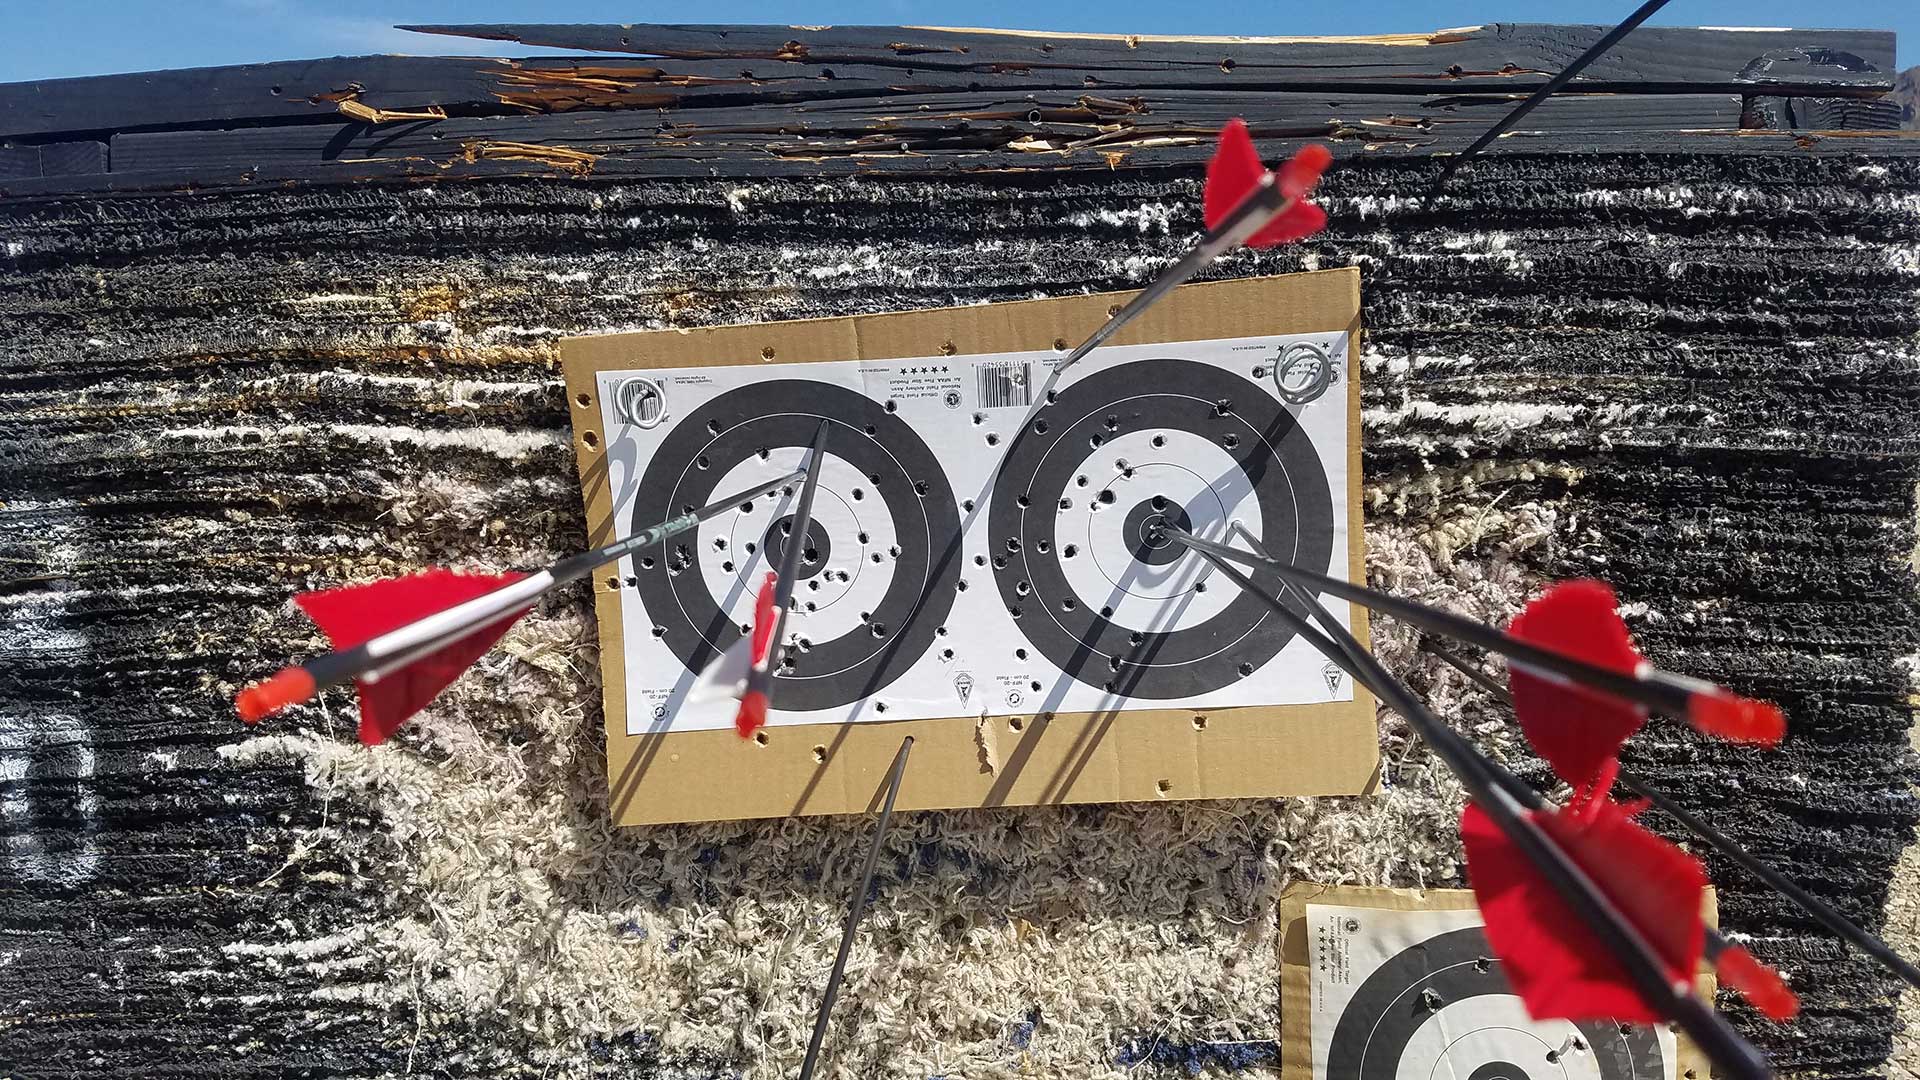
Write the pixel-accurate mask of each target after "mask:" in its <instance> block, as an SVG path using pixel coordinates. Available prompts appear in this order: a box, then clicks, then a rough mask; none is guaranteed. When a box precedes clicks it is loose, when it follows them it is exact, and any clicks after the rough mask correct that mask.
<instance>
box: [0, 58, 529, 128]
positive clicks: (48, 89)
mask: <svg viewBox="0 0 1920 1080" xmlns="http://www.w3.org/2000/svg"><path fill="white" fill-rule="evenodd" d="M503 65H504V61H497V60H486V59H479V58H443V57H406V56H356V57H332V58H329V59H323V60H288V61H284V62H279V63H271V64H240V65H234V66H230V67H210V68H187V69H183V70H178V71H148V72H140V73H138V74H131V75H101V76H93V77H88V78H78V79H43V80H41V81H38V82H20V83H0V135H7V136H20V135H41V134H50V133H56V132H67V131H124V130H126V129H128V128H142V127H160V126H167V125H177V124H186V123H207V122H214V121H233V120H277V119H290V118H291V119H301V118H321V119H324V118H326V117H329V116H334V115H338V112H339V109H338V106H337V105H336V104H335V102H334V101H333V100H330V99H328V97H327V95H337V94H344V93H347V92H349V91H351V90H353V88H354V87H356V86H358V87H363V88H364V89H363V90H362V92H361V93H360V94H359V99H360V100H361V101H363V102H364V103H365V104H367V105H371V106H373V107H375V108H383V109H410V108H419V107H422V106H426V105H434V104H442V103H444V102H448V101H480V100H486V99H492V89H493V88H494V87H495V86H497V85H498V78H497V74H495V72H494V71H493V70H492V69H497V68H499V67H501V66H503Z"/></svg>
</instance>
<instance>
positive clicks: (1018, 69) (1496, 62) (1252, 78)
mask: <svg viewBox="0 0 1920 1080" xmlns="http://www.w3.org/2000/svg"><path fill="white" fill-rule="evenodd" d="M553 29H555V32H554V33H553V34H552V35H537V34H536V35H534V36H535V37H536V38H544V37H547V36H551V37H553V38H555V39H561V38H565V37H568V36H569V35H567V34H565V33H561V32H560V31H561V30H571V29H574V28H553ZM586 29H587V30H590V31H592V30H596V28H586ZM767 29H768V28H763V27H742V28H724V29H722V30H716V29H713V28H707V29H701V28H679V27H654V28H648V27H639V28H633V30H632V31H631V32H632V33H641V32H643V31H645V32H647V33H657V34H658V35H659V36H660V37H661V40H657V41H656V40H653V39H652V38H650V37H646V36H642V37H639V38H629V40H630V41H640V42H644V43H646V44H649V45H654V46H658V47H659V48H662V49H672V50H678V51H679V52H682V53H685V54H687V55H684V56H668V57H665V58H659V59H653V60H638V59H628V58H625V57H617V56H616V57H555V58H546V57H542V58H534V59H523V60H503V59H492V58H479V57H465V58H463V57H401V56H364V57H334V58H329V59H318V60H299V61H286V62H280V63H270V64H248V65H237V66H232V67H219V68H194V69H187V70H181V71H161V72H144V73H139V74H131V75H108V76H98V77H93V78H83V79H55V80H44V81H40V82H28V83H10V84H0V136H3V137H13V138H18V137H34V136H53V135H58V134H60V133H71V132H95V131H99V132H105V131H127V130H149V129H162V128H175V127H209V126H221V125H227V124H246V123H265V122H282V123H285V122H294V121H326V120H329V119H331V118H332V117H334V116H335V115H337V114H338V112H339V104H338V101H339V99H340V98H342V97H347V96H352V97H353V98H354V100H357V101H358V102H360V103H361V104H364V105H366V106H368V107H371V108H376V109H387V110H418V109H422V108H426V107H438V108H440V109H443V110H447V111H449V112H451V113H453V114H455V115H497V114H501V113H511V112H515V111H529V112H558V111H566V110H570V109H579V108H609V109H617V108H661V107H687V106H695V105H701V104H706V103H718V104H728V105H739V104H748V103H753V102H758V101H773V102H791V101H802V100H815V99H822V98H833V97H867V96H875V95H880V94H916V93H946V92H965V93H977V92H993V91H1001V92H1023V91H1044V90H1080V91H1083V92H1088V93H1096V94H1104V95H1108V96H1114V95H1124V94H1127V93H1131V92H1136V91H1147V90H1170V89H1196V90H1230V91H1233V92H1240V93H1245V92H1253V91H1280V90H1297V91H1305V92H1322V93H1325V92H1340V93H1385V94H1409V93H1462V92H1476V91H1480V92H1485V91H1495V92H1499V91H1504V92H1518V93H1525V92H1527V91H1530V90H1533V89H1535V88H1536V87H1538V86H1539V85H1540V84H1541V83H1542V82H1544V81H1545V79H1546V78H1547V76H1548V75H1549V74H1550V73H1551V70H1552V64H1553V63H1555V62H1557V60H1556V57H1557V56H1558V54H1559V53H1560V52H1566V53H1568V54H1569V55H1571V53H1572V52H1577V47H1578V46H1579V45H1580V44H1581V42H1582V41H1583V40H1584V39H1583V38H1582V37H1581V36H1580V35H1581V33H1582V32H1584V31H1585V30H1587V29H1590V28H1582V27H1560V28H1554V27H1497V28H1491V29H1486V28H1483V29H1482V30H1478V31H1472V32H1463V33H1462V34H1458V35H1453V36H1449V35H1445V34H1441V35H1417V36H1415V38H1417V40H1419V41H1422V42H1425V41H1429V40H1431V41H1434V42H1438V44H1422V45H1408V44H1397V45H1384V44H1378V43H1361V44H1355V43H1351V42H1334V43H1329V42H1326V41H1312V40H1308V41H1299V42H1286V43H1278V42H1246V41H1237V40H1236V41H1233V42H1229V43H1224V44H1231V45H1232V46H1233V51H1234V52H1235V54H1236V55H1238V56H1240V57H1241V59H1238V60H1235V59H1233V57H1229V56H1220V55H1217V54H1218V53H1219V52H1220V51H1221V49H1222V47H1224V45H1223V44H1222V43H1211V42H1208V43H1194V42H1169V41H1157V40H1156V41H1143V42H1141V44H1140V45H1139V47H1137V48H1127V47H1125V45H1124V43H1122V44H1119V45H1116V44H1115V43H1114V42H1113V41H1109V40H1106V39H1098V38H1091V39H1089V38H1072V39H1071V41H1073V42H1075V43H1078V44H1074V45H1072V46H1071V47H1060V48H1055V49H1054V50H1053V52H1052V53H1049V54H1045V55H1047V57H1048V59H1047V62H1045V63H1029V62H1027V59H1031V57H1030V55H1029V54H1031V53H1033V52H1034V50H1041V51H1042V52H1043V53H1044V48H1043V47H1046V46H1049V45H1050V42H1048V41H1045V40H1040V38H1039V37H1038V36H1034V37H1032V38H1029V37H1027V36H1023V35H1009V34H1005V33H1001V34H984V35H981V34H971V35H962V36H964V37H966V38H968V40H971V39H972V38H973V37H982V36H984V37H985V38H988V39H990V40H991V41H993V42H1000V41H1002V39H1005V40H1011V41H1013V42H1014V43H1015V44H1014V45H1013V46H1005V45H1004V44H998V45H994V44H988V45H981V46H979V48H977V49H974V50H973V51H971V52H969V53H953V52H948V53H944V54H943V53H940V52H938V51H925V50H920V51H915V50H906V51H905V52H904V53H903V54H901V55H894V54H893V52H892V51H891V50H884V51H886V52H888V56H887V57H886V58H885V59H884V60H875V59H872V58H871V57H869V56H868V54H871V53H874V52H875V49H874V46H873V44H872V42H871V41H870V40H868V39H869V38H873V37H874V36H875V35H874V33H872V31H874V28H864V30H863V29H862V28H850V29H849V30H847V31H845V33H846V34H848V35H849V39H848V41H846V42H843V43H840V44H838V45H836V46H834V47H833V48H828V47H826V46H822V47H821V48H819V49H816V50H813V51H814V52H817V53H819V54H820V55H822V56H825V57H827V58H828V59H825V60H798V59H784V58H780V56H781V50H780V49H778V48H771V47H769V45H768V41H767V40H763V39H766V38H767V34H766V31H767ZM775 29H778V28H775ZM880 29H888V28H880ZM855 30H861V33H854V31H855ZM1549 31H1552V32H1553V33H1549ZM1559 31H1567V35H1564V40H1561V37H1557V36H1556V35H1557V34H1558V32H1559ZM807 33H809V34H817V33H820V32H813V31H809V32H807ZM835 33H840V32H839V31H836V32H835ZM939 33H940V34H945V35H952V34H954V33H956V32H953V31H940V32H939ZM1666 33H1667V32H1665V31H1655V30H1649V29H1646V28H1642V29H1641V30H1639V31H1636V32H1635V34H1634V36H1633V37H1630V38H1629V39H1628V43H1629V44H1630V43H1632V42H1633V41H1635V40H1636V39H1637V38H1638V37H1639V35H1641V34H1666ZM1756 33H1760V34H1762V38H1761V39H1753V40H1751V41H1750V40H1749V39H1750V38H1752V35H1754V34H1756ZM1768 33H1770V32H1755V31H1732V32H1720V31H1714V32H1706V31H1686V32H1684V35H1683V36H1680V37H1674V36H1673V35H1672V34H1667V37H1668V38H1669V39H1670V40H1665V41H1664V42H1663V43H1661V44H1659V45H1657V46H1648V48H1649V49H1650V50H1652V51H1655V52H1661V55H1665V56H1667V57H1668V59H1666V60H1664V61H1662V62H1660V63H1653V62H1651V61H1648V60H1645V59H1644V58H1642V60H1641V61H1640V62H1637V63H1634V64H1613V65H1612V66H1607V65H1605V64H1602V65H1596V67H1597V68H1599V70H1598V71H1595V70H1590V71H1589V72H1588V73H1586V74H1585V75H1584V76H1583V77H1582V78H1581V80H1579V83H1578V85H1580V86H1581V87H1582V88H1583V89H1588V90H1593V91H1609V92H1618V93H1665V92H1676V91H1678V92H1686V91H1707V90H1713V89H1719V90H1722V91H1726V90H1729V89H1731V88H1733V87H1735V86H1738V87H1743V88H1744V87H1749V86H1756V85H1764V86H1766V87H1767V88H1768V90H1769V92H1770V94H1772V95H1777V96H1790V95H1794V94H1803V93H1806V94H1818V95H1821V96H1834V95H1835V94H1837V93H1842V92H1845V93H1852V92H1869V91H1872V90H1875V89H1879V88H1883V87H1884V86H1885V85H1890V79H1891V76H1889V75H1885V74H1883V73H1881V72H1879V71H1876V70H1874V68H1875V67H1876V66H1877V64H1878V63H1879V60H1885V61H1886V62H1887V63H1891V59H1890V57H1891V51H1890V49H1891V46H1890V44H1889V45H1887V46H1886V48H1885V49H1882V48H1881V44H1882V43H1881V41H1880V39H1881V38H1888V40H1889V41H1890V37H1889V36H1888V35H1876V34H1874V33H1872V32H1865V31H1810V32H1808V33H1809V34H1812V35H1814V37H1815V38H1816V39H1817V40H1819V41H1823V42H1827V44H1816V45H1807V44H1801V45H1784V44H1780V43H1779V42H1774V45H1775V46H1776V47H1771V48H1765V49H1761V48H1760V46H1762V45H1765V44H1767V43H1768V42H1769V41H1772V40H1773V39H1772V37H1768V36H1767V34H1768ZM756 34H757V35H758V36H757V37H756V36H755V35H756ZM863 35H864V36H863ZM1729 35H1731V40H1727V39H1728V37H1729ZM622 36H625V35H622ZM775 36H777V35H775ZM878 36H879V37H887V36H889V35H885V34H880V35H878ZM895 36H897V35H895ZM1776 36H1777V35H1776ZM586 37H587V38H588V39H589V40H594V41H599V40H602V39H603V38H604V35H599V36H596V34H592V33H589V34H587V35H586ZM709 39H713V40H709ZM836 40H838V39H836ZM1394 40H1401V39H1394ZM1791 40H1795V41H1799V40H1802V39H1801V38H1798V37H1796V38H1793V39H1791ZM714 41H718V42H720V43H722V44H725V45H726V46H727V47H728V48H731V49H733V51H734V52H736V53H739V54H740V55H725V56H710V55H706V54H707V53H710V52H713V51H715V50H716V49H718V48H719V45H716V44H714ZM1035 42H1038V44H1035ZM1706 42H1712V43H1714V45H1713V47H1712V48H1707V47H1706V46H1705V45H1704V44H1702V43H1706ZM614 43H615V44H616V45H617V43H618V39H617V38H616V39H614ZM895 43H896V44H898V43H899V42H895ZM1549 44H1551V45H1553V46H1554V47H1553V48H1548V47H1547V46H1548V45H1549ZM1243 45H1244V49H1242V46H1243ZM1841 45H1853V46H1856V47H1858V48H1859V49H1861V50H1864V51H1865V53H1866V54H1870V55H1862V54H1861V53H1858V52H1853V51H1848V49H1845V48H1841V47H1839V46H1841ZM631 47H632V48H638V47H639V46H631ZM1625 47H1626V45H1625V44H1623V46H1622V48H1625ZM968 48H972V47H971V46H968ZM1008 48H1012V49H1013V50H1014V52H1016V53H1018V54H1019V55H1020V56H1022V57H1026V58H1027V59H1022V60H1020V61H1019V62H1011V61H1005V60H980V59H979V58H980V57H982V56H991V55H995V54H996V50H997V51H998V53H1002V54H1004V53H1006V52H1007V50H1008ZM1755 49H1758V50H1759V51H1757V52H1756V51H1753V50H1755ZM1196 50H1198V51H1197V52H1196ZM1662 50H1664V51H1662ZM767 52H771V53H773V54H775V55H771V56H763V55H755V54H756V53H767ZM1882 52H1885V53H1886V56H1884V57H1882V56H1881V55H1880V54H1881V53H1882ZM1723 54H1724V55H1723ZM1749 54H1751V55H1749ZM786 55H797V54H792V53H789V54H786ZM1610 55H1611V54H1610ZM1649 55H1651V53H1649ZM955 56H958V57H960V59H961V61H963V62H962V63H957V64H956V63H955V62H954V61H953V60H952V57H955ZM856 57H859V58H860V59H855V58H856ZM943 57H944V58H945V61H944V62H942V58H943ZM1739 57H1746V59H1744V60H1741V61H1740V66H1739V67H1738V68H1735V67H1733V66H1731V65H1732V64H1733V62H1734V59H1736V58H1739ZM1716 63H1717V64H1718V65H1719V66H1717V67H1716V66H1715V65H1716ZM1542 65H1545V66H1542Z"/></svg>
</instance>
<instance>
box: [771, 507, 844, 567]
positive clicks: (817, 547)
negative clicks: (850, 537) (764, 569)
mask: <svg viewBox="0 0 1920 1080" xmlns="http://www.w3.org/2000/svg"><path fill="white" fill-rule="evenodd" d="M793 518H794V516H793V515H792V514H788V515H787V516H785V517H783V518H780V519H779V520H777V521H775V522H774V523H773V524H772V525H769V526H767V532H766V535H765V536H764V537H762V538H761V541H760V544H761V547H763V548H764V549H766V553H767V565H769V566H771V567H773V568H775V569H778V568H779V567H782V566H785V565H786V560H787V548H788V545H790V544H792V543H794V542H795V540H796V539H798V540H799V541H800V542H801V543H802V544H803V546H802V547H801V549H800V566H799V569H798V570H797V571H795V573H794V578H795V580H798V581H805V580H807V579H808V578H810V577H813V576H814V575H815V574H818V573H820V572H821V571H822V570H825V569H826V568H827V558H828V557H829V556H830V555H831V554H832V552H833V544H832V543H831V542H830V541H829V540H828V539H827V530H825V529H823V528H821V527H820V523H819V522H818V521H809V522H807V535H806V536H805V537H800V538H796V537H795V536H794V535H793V525H794V520H793Z"/></svg>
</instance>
